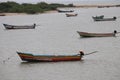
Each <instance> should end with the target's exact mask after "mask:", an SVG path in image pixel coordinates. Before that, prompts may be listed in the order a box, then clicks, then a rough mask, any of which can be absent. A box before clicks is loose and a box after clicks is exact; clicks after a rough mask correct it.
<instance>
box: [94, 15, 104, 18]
mask: <svg viewBox="0 0 120 80" xmlns="http://www.w3.org/2000/svg"><path fill="white" fill-rule="evenodd" d="M92 18H93V19H103V18H104V15H101V16H95V17H94V16H92Z"/></svg>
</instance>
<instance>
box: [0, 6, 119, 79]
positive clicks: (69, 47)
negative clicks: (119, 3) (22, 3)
mask: <svg viewBox="0 0 120 80" xmlns="http://www.w3.org/2000/svg"><path fill="white" fill-rule="evenodd" d="M74 10H75V13H78V16H77V17H66V16H65V14H64V13H50V14H40V15H19V16H5V17H0V80H119V79H120V71H119V69H120V34H118V35H117V37H103V38H80V36H79V35H78V34H77V33H76V31H87V32H113V30H117V31H120V18H118V19H117V21H105V22H94V21H93V20H92V16H96V15H105V17H113V16H117V17H118V16H120V8H90V9H87V8H85V9H80V8H77V9H74ZM2 23H7V24H16V25H19V24H20V25H21V24H23V25H24V24H33V23H36V24H40V26H37V27H36V29H24V30H5V28H4V27H3V25H2ZM79 50H83V51H84V52H86V53H89V52H92V51H98V52H97V53H95V54H91V55H89V56H85V57H84V58H83V61H74V62H50V63H49V62H48V63H29V62H22V61H21V59H20V58H19V57H18V55H17V54H16V51H23V52H31V53H38V54H40V53H42V54H51V53H52V54H71V53H78V51H79ZM8 58H9V60H8ZM4 60H6V61H5V62H4V63H3V61H4Z"/></svg>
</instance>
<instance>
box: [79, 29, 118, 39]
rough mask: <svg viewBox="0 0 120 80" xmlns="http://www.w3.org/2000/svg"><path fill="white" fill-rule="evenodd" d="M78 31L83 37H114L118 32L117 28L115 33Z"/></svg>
mask: <svg viewBox="0 0 120 80" xmlns="http://www.w3.org/2000/svg"><path fill="white" fill-rule="evenodd" d="M77 33H78V34H79V35H80V36H81V37H112V36H115V34H117V31H116V30H115V31H114V32H113V33H88V32H80V31H77Z"/></svg>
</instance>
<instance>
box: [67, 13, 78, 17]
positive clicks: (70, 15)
mask: <svg viewBox="0 0 120 80" xmlns="http://www.w3.org/2000/svg"><path fill="white" fill-rule="evenodd" d="M77 15H78V14H66V16H67V17H73V16H77Z"/></svg>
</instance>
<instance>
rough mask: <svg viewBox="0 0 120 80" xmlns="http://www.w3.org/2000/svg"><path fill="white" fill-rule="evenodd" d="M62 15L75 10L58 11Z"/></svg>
mask: <svg viewBox="0 0 120 80" xmlns="http://www.w3.org/2000/svg"><path fill="white" fill-rule="evenodd" d="M57 11H58V12H60V13H66V12H74V10H57Z"/></svg>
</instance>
